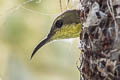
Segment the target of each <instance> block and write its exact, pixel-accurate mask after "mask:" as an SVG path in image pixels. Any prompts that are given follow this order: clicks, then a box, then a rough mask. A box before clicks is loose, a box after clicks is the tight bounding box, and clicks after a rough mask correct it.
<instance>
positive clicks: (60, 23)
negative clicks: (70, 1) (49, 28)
mask: <svg viewBox="0 0 120 80" xmlns="http://www.w3.org/2000/svg"><path fill="white" fill-rule="evenodd" d="M55 25H56V27H57V28H61V27H62V25H63V21H62V20H58V21H57V22H56V24H55Z"/></svg>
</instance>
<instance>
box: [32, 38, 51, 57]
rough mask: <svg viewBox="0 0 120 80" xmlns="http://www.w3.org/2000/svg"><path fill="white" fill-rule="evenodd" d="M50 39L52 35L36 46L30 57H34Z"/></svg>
mask: <svg viewBox="0 0 120 80" xmlns="http://www.w3.org/2000/svg"><path fill="white" fill-rule="evenodd" d="M49 41H50V37H47V38H45V39H44V40H43V41H41V42H40V43H39V44H38V45H37V46H36V47H35V49H34V50H33V53H32V55H31V58H30V59H32V58H33V56H34V55H35V53H36V52H37V51H38V50H39V49H40V48H41V47H42V46H43V45H45V44H46V43H48V42H49Z"/></svg>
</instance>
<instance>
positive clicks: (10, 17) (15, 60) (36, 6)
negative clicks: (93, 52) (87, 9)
mask: <svg viewBox="0 0 120 80" xmlns="http://www.w3.org/2000/svg"><path fill="white" fill-rule="evenodd" d="M63 1H64V2H63ZM74 2H75V1H74ZM72 4H73V2H71V4H70V5H69V8H72ZM59 5H60V4H59V0H0V80H79V77H80V74H79V71H78V69H77V65H76V62H77V60H78V58H79V53H80V50H79V49H78V47H77V46H78V43H79V39H74V40H60V41H54V42H52V43H48V44H47V45H45V46H43V47H42V48H41V49H40V50H39V51H38V52H37V54H36V55H35V56H34V57H33V59H32V60H30V56H31V53H32V51H33V49H34V48H35V46H36V45H37V44H38V43H39V42H40V41H41V40H42V39H44V37H45V36H46V35H47V34H48V33H49V31H50V28H51V25H52V22H53V20H54V18H55V17H56V16H57V15H58V14H59V13H61V10H60V6H59ZM62 7H63V11H65V10H66V1H65V0H62Z"/></svg>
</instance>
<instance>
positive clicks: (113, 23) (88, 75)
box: [79, 0, 120, 80]
mask: <svg viewBox="0 0 120 80" xmlns="http://www.w3.org/2000/svg"><path fill="white" fill-rule="evenodd" d="M80 2H81V4H82V6H83V8H84V9H83V10H81V21H82V22H83V27H82V29H83V30H82V32H81V34H80V44H81V46H80V48H81V51H82V54H81V56H80V61H81V65H80V67H79V71H80V75H81V80H120V0H80Z"/></svg>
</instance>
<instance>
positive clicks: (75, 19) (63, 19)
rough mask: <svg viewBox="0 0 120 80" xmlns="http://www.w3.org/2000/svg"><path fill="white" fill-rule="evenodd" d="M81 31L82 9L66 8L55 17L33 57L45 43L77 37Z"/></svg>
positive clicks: (35, 49)
mask: <svg viewBox="0 0 120 80" xmlns="http://www.w3.org/2000/svg"><path fill="white" fill-rule="evenodd" d="M81 31H82V23H81V21H80V10H75V9H74V10H66V11H65V12H63V13H61V14H59V15H58V16H57V17H56V18H55V19H54V21H53V23H52V27H51V30H50V32H49V34H48V35H47V37H46V38H45V39H43V40H42V41H41V42H40V43H39V44H38V45H37V46H36V47H35V48H34V50H33V52H32V55H31V59H32V58H33V56H34V55H35V54H36V52H37V51H38V50H39V49H40V48H41V47H42V46H43V45H45V44H47V43H49V42H51V41H54V40H60V39H70V38H77V37H79V36H80V32H81Z"/></svg>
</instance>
